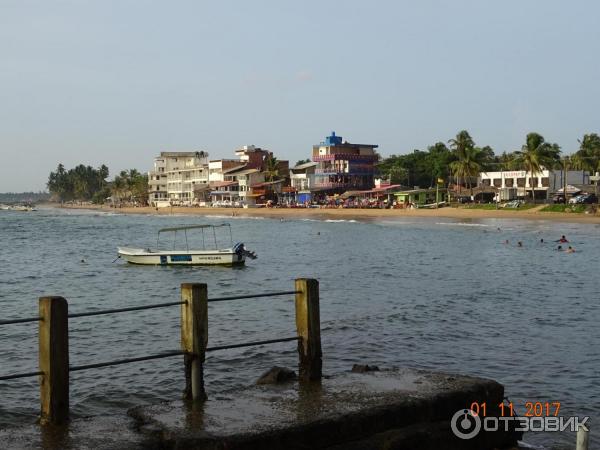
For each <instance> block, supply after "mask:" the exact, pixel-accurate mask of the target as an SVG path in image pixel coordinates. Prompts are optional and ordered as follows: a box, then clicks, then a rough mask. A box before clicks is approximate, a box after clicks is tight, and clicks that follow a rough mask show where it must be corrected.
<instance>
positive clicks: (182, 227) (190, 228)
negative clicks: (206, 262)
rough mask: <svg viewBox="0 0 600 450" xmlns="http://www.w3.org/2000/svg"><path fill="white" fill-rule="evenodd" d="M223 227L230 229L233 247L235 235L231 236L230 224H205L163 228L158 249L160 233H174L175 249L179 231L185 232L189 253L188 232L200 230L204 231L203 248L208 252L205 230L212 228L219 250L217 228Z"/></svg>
mask: <svg viewBox="0 0 600 450" xmlns="http://www.w3.org/2000/svg"><path fill="white" fill-rule="evenodd" d="M221 227H228V228H229V240H230V241H231V246H233V235H232V234H231V225H230V224H228V223H220V224H216V225H210V224H205V225H183V226H180V227H170V228H162V229H160V230H158V235H157V237H156V248H157V249H158V245H159V241H160V233H165V232H170V231H172V232H174V233H175V234H174V237H173V249H175V243H176V240H177V232H178V231H183V233H184V234H185V247H186V249H187V250H188V251H189V250H190V247H189V245H188V238H187V230H197V229H200V230H202V248H203V249H204V250H206V241H205V240H204V229H206V228H210V229H212V231H213V240H214V244H215V249H216V248H217V233H216V231H215V228H221Z"/></svg>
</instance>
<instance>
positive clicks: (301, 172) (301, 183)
mask: <svg viewBox="0 0 600 450" xmlns="http://www.w3.org/2000/svg"><path fill="white" fill-rule="evenodd" d="M318 165H319V163H316V162H307V163H304V164H298V165H297V166H294V167H292V168H291V169H290V188H291V189H288V191H289V192H290V194H292V195H291V196H292V197H293V200H294V201H296V202H297V203H303V204H304V203H307V202H310V201H311V200H312V194H311V192H312V191H313V190H314V189H315V170H316V168H317V166H318Z"/></svg>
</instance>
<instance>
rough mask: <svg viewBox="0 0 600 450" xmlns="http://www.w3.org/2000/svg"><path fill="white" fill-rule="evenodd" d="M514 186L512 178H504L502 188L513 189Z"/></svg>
mask: <svg viewBox="0 0 600 450" xmlns="http://www.w3.org/2000/svg"><path fill="white" fill-rule="evenodd" d="M514 185H515V179H514V178H505V179H504V186H506V187H513V186H514Z"/></svg>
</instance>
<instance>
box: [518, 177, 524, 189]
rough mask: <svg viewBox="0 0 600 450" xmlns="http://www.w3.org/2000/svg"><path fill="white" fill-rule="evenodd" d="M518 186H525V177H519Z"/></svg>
mask: <svg viewBox="0 0 600 450" xmlns="http://www.w3.org/2000/svg"><path fill="white" fill-rule="evenodd" d="M517 187H525V178H517Z"/></svg>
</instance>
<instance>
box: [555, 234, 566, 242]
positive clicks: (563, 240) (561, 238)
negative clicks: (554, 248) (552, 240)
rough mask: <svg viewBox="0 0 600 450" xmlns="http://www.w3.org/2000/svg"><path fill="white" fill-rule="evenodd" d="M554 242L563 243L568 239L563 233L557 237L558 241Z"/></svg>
mask: <svg viewBox="0 0 600 450" xmlns="http://www.w3.org/2000/svg"><path fill="white" fill-rule="evenodd" d="M556 242H562V243H563V244H564V243H565V242H569V240H568V239H567V238H566V237H565V235H564V234H563V235H562V236H561V237H560V239H559V240H558V241H556Z"/></svg>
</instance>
